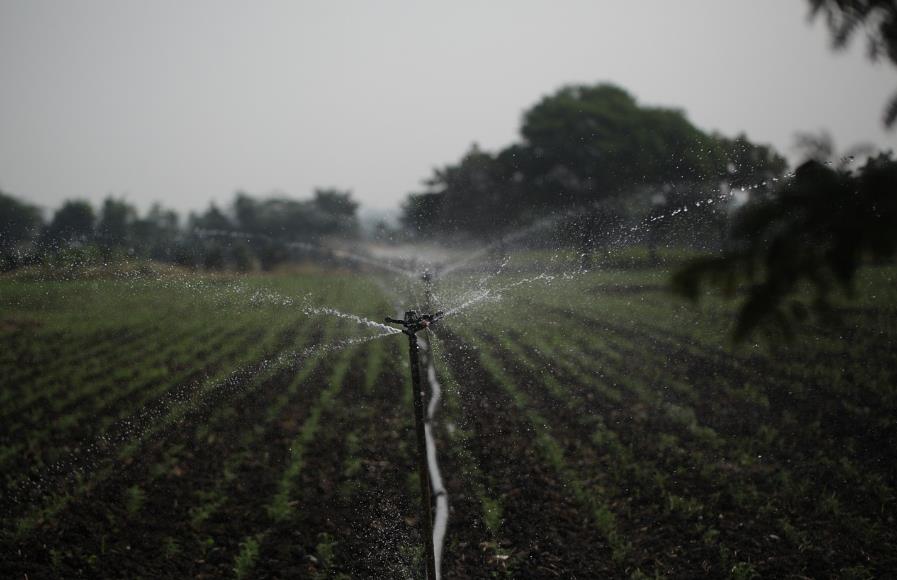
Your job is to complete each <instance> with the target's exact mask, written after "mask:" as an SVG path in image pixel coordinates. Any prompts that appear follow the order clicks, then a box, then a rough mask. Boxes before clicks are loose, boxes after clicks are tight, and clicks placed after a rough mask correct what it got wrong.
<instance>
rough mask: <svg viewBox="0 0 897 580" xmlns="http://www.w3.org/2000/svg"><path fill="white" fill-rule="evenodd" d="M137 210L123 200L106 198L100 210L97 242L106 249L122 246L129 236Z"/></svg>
mask: <svg viewBox="0 0 897 580" xmlns="http://www.w3.org/2000/svg"><path fill="white" fill-rule="evenodd" d="M136 218H137V210H135V209H134V206H132V205H130V204H129V203H127V202H126V201H124V200H121V199H115V198H113V197H107V198H106V199H105V200H104V201H103V207H102V208H101V209H100V218H99V221H98V222H97V240H98V241H99V243H100V244H101V245H103V246H105V247H107V248H113V247H117V246H122V245H124V244H125V243H126V242H127V241H128V238H129V236H130V233H131V226H132V225H133V223H134V221H135V220H136Z"/></svg>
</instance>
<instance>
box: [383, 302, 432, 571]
mask: <svg viewBox="0 0 897 580" xmlns="http://www.w3.org/2000/svg"><path fill="white" fill-rule="evenodd" d="M442 315H443V313H442V312H437V313H436V314H418V313H417V312H415V311H414V310H409V311H408V312H406V313H405V318H404V320H398V319H395V318H390V317H389V316H387V317H386V323H387V324H398V325H400V326H402V332H404V333H405V334H407V335H408V354H409V357H410V360H411V390H412V393H413V395H414V427H415V431H416V433H417V473H418V477H419V478H420V495H421V515H420V519H421V526H422V527H423V530H422V535H423V542H424V551H425V552H426V554H427V579H428V580H436V555H435V553H434V550H433V515H432V505H431V504H432V499H433V498H432V493H431V491H430V473H429V470H428V469H427V437H426V433H425V431H424V402H423V389H422V387H421V381H420V356H419V353H420V346H419V345H418V343H417V332H418V331H419V330H423V329H425V328H428V327H429V326H430V325H432V324H435V323H436V322H438V321H439V319H440V318H442Z"/></svg>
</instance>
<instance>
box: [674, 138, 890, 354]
mask: <svg viewBox="0 0 897 580" xmlns="http://www.w3.org/2000/svg"><path fill="white" fill-rule="evenodd" d="M895 185H897V162H895V161H894V159H893V158H892V156H891V154H890V153H888V154H881V155H879V156H877V157H874V158H869V160H868V161H867V163H866V164H865V165H864V166H863V167H862V168H860V169H859V170H858V171H855V172H854V171H851V170H849V169H833V168H831V167H829V166H826V165H824V164H821V163H819V162H818V161H815V160H811V161H807V162H806V163H804V164H803V165H801V166H800V167H799V168H798V169H797V171H796V172H795V175H794V178H793V179H792V180H790V181H789V182H787V183H786V184H784V185H783V186H782V187H781V188H780V189H779V190H778V191H777V192H776V193H775V194H774V195H772V196H770V197H767V198H763V199H756V200H754V201H753V202H751V203H748V204H747V205H746V206H745V207H744V208H743V209H742V210H741V211H740V212H739V214H738V216H737V218H736V219H735V222H734V226H733V229H732V232H731V237H732V243H731V244H730V246H729V248H728V249H727V250H726V251H725V252H723V253H722V254H721V255H716V256H707V257H702V258H697V259H694V260H692V261H691V262H690V263H689V264H687V265H685V266H684V267H683V268H682V269H680V270H679V271H678V272H677V273H676V274H675V275H674V277H673V287H674V289H675V290H676V291H677V292H679V293H680V294H682V295H683V296H686V297H688V298H691V299H693V300H697V299H698V298H699V297H700V295H701V293H702V287H703V286H704V285H705V284H709V285H711V286H715V287H717V288H718V289H720V290H721V291H722V292H723V294H724V295H725V296H728V297H736V296H737V294H738V292H739V289H744V290H745V291H746V295H745V297H744V299H743V301H742V302H741V306H740V308H739V315H738V320H737V322H736V326H735V329H734V338H735V340H736V341H741V340H744V339H745V338H747V337H748V336H749V335H751V333H752V332H753V331H755V330H758V329H759V330H764V331H766V332H769V333H774V332H775V331H783V332H784V333H785V335H786V336H791V335H792V332H793V329H792V325H793V324H794V323H795V322H798V323H799V322H801V321H803V320H805V319H807V318H808V316H810V315H811V314H816V315H817V316H821V317H825V316H827V315H829V314H830V313H831V311H832V310H831V301H830V296H831V294H832V292H833V291H835V290H837V289H840V290H841V291H843V292H844V293H846V294H847V295H850V294H851V293H852V292H853V282H854V278H855V275H856V272H857V270H858V269H859V267H860V266H861V265H862V264H863V262H864V260H867V259H873V260H884V259H888V258H892V257H893V256H894V255H895V251H897V187H895Z"/></svg>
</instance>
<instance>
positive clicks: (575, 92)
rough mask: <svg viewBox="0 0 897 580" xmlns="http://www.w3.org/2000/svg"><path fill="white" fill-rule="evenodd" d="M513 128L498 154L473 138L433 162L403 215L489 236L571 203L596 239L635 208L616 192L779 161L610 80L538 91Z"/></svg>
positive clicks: (704, 180) (685, 185) (735, 173)
mask: <svg viewBox="0 0 897 580" xmlns="http://www.w3.org/2000/svg"><path fill="white" fill-rule="evenodd" d="M520 132H521V136H522V140H521V142H519V143H514V144H512V145H510V146H508V147H506V148H505V149H503V150H501V151H499V152H498V153H496V154H492V153H489V152H485V151H482V150H480V149H479V148H478V147H476V146H474V147H472V148H471V149H470V150H469V151H467V153H465V155H464V156H463V157H462V158H461V160H460V161H459V162H458V163H455V164H452V165H448V166H446V167H444V168H440V169H437V170H435V171H434V174H433V176H432V177H431V178H429V179H428V180H426V181H425V182H424V183H425V184H426V186H427V190H426V191H424V192H421V193H416V194H412V195H411V196H409V198H408V200H407V202H406V203H405V205H404V206H403V215H402V222H403V224H405V225H406V226H407V227H408V228H409V229H410V231H411V233H414V234H416V235H426V234H427V233H467V234H469V235H473V236H475V237H480V238H484V237H485V238H490V237H495V236H497V235H501V233H502V232H503V231H505V230H507V229H508V228H510V227H513V226H518V225H522V224H525V223H529V222H532V221H533V220H535V219H537V218H538V217H541V216H544V215H546V214H556V213H565V212H567V211H569V210H572V211H574V212H577V213H580V214H583V215H584V216H585V217H584V218H583V219H578V220H576V223H575V224H574V227H573V228H572V229H573V230H577V232H576V236H578V237H580V238H582V239H585V240H591V241H595V240H597V239H599V238H600V237H602V235H605V234H607V233H608V232H609V231H610V230H611V229H619V227H620V224H621V223H622V222H623V221H625V220H626V219H630V218H632V217H633V215H634V214H635V213H637V210H635V209H634V208H635V206H636V205H639V204H633V203H631V202H630V200H627V199H624V198H627V197H629V198H632V197H635V196H636V194H637V195H638V196H641V197H645V194H646V192H655V191H661V190H664V191H667V192H672V194H671V195H666V196H665V198H664V200H665V201H664V203H665V204H667V205H669V204H672V203H680V204H681V203H683V200H687V199H688V196H689V195H696V194H697V193H699V192H702V191H704V192H705V191H706V190H707V189H715V188H716V187H718V186H719V183H720V181H721V180H723V179H725V180H728V181H730V182H733V181H742V182H746V181H748V180H757V181H763V180H771V179H772V177H774V176H777V175H780V174H781V173H782V172H783V171H784V169H785V167H786V163H785V160H784V158H782V157H781V156H780V155H778V154H777V153H776V152H775V151H774V150H773V149H772V148H770V147H765V146H759V145H755V144H753V143H751V142H750V141H748V139H747V138H746V137H745V136H744V135H740V136H738V137H736V138H734V139H728V138H725V137H723V136H720V135H715V134H714V135H711V134H707V133H704V132H703V131H701V130H700V129H698V128H696V127H695V126H694V125H692V124H691V123H690V122H689V121H688V119H687V118H686V117H685V115H684V113H682V112H681V111H679V110H676V109H669V108H660V107H646V106H642V105H640V104H639V103H638V102H637V101H636V100H635V99H634V98H633V97H632V95H630V94H629V93H627V92H626V91H625V90H623V89H621V88H619V87H616V86H613V85H609V84H598V85H594V86H582V85H577V86H568V87H564V88H562V89H560V90H558V91H556V92H555V93H553V94H551V95H548V96H546V97H544V98H543V99H542V100H541V101H539V102H538V103H537V104H536V105H534V106H533V107H532V108H530V109H529V110H527V111H526V113H525V114H524V116H523V124H522V127H521V130H520ZM641 205H644V204H641ZM599 230H600V231H599Z"/></svg>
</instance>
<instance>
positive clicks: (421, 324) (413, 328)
mask: <svg viewBox="0 0 897 580" xmlns="http://www.w3.org/2000/svg"><path fill="white" fill-rule="evenodd" d="M442 317H443V312H442V311H439V312H437V313H435V314H421V315H418V314H417V311H415V310H409V311H407V312H405V318H404V320H398V319H396V318H390V317H389V316H387V317H386V322H387V324H399V325H401V326H403V327H404V329H403V330H402V332H404V333H405V334H407V335H414V333H416V332H417V331H418V330H423V329H424V328H429V327H430V325H432V324H435V323H436V322H438V321H439V319H440V318H442Z"/></svg>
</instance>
